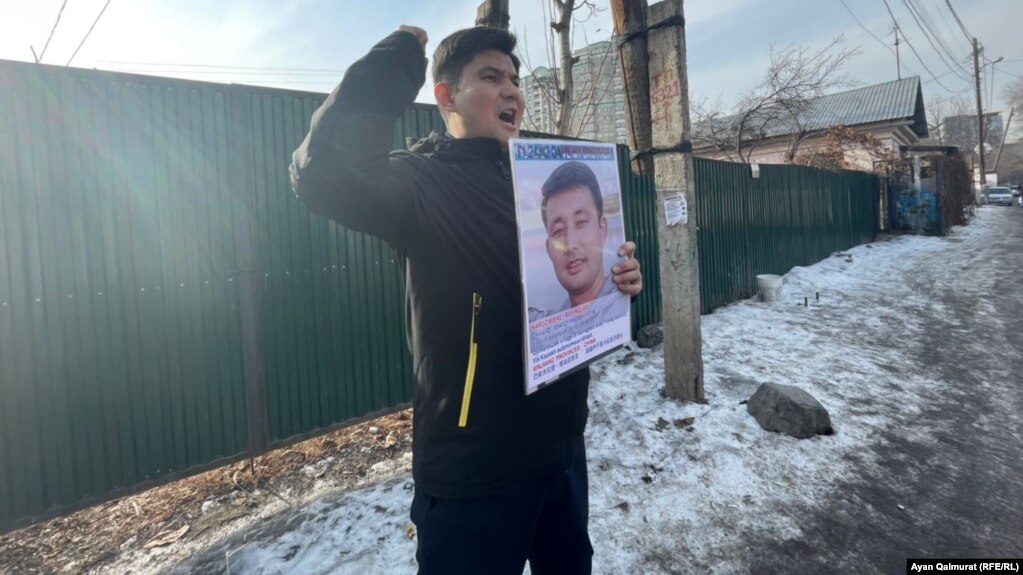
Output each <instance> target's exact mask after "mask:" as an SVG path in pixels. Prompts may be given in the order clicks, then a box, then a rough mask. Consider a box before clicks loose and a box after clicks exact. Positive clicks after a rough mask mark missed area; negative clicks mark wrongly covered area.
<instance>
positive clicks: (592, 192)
mask: <svg viewBox="0 0 1023 575" xmlns="http://www.w3.org/2000/svg"><path fill="white" fill-rule="evenodd" d="M509 147H510V151H511V163H512V177H513V181H514V185H515V204H516V214H517V218H518V231H519V252H520V253H519V262H520V266H521V268H522V294H523V300H524V301H523V310H524V311H523V326H524V330H523V331H524V342H523V345H524V349H525V352H526V353H525V365H524V366H523V369H524V371H525V376H526V377H525V381H526V390H525V391H526V394H527V395H528V394H531V393H533V392H535V391H537V390H538V389H540V388H542V387H544V386H546V385H548V384H551V383H553V382H555V381H557V380H558V379H559V378H561V377H562V376H564V375H566V374H568V373H569V372H572V371H575V370H577V369H580V368H582V367H585V366H586V365H588V364H589V363H590V362H592V361H594V360H596V359H598V358H600V357H602V356H603V355H606V354H608V353H610V352H612V351H614V350H616V349H618V348H619V347H621V346H622V345H624V344H626V343H628V342H629V340H630V339H631V333H630V326H631V318H630V310H629V296H627V295H625V294H623V293H622V292H620V291H619V290H618V289H617V286H616V285H615V284H614V281H613V280H612V276H611V267H612V266H613V265H615V264H617V263H621V262H623V261H624V258H622V257H619V256H618V250H619V248H620V247H621V245H622V244H623V243H625V218H624V215H623V213H622V196H621V183H620V180H619V176H618V157H617V154H616V150H615V146H614V144H599V143H592V142H578V141H563V140H533V139H529V140H526V139H513V140H511V142H510V143H509ZM594 188H596V189H594Z"/></svg>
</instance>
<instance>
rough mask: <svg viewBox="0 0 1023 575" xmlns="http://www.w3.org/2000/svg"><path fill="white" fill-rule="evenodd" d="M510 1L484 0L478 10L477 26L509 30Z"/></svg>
mask: <svg viewBox="0 0 1023 575" xmlns="http://www.w3.org/2000/svg"><path fill="white" fill-rule="evenodd" d="M508 21H509V16H508V0H483V3H482V4H480V6H479V8H477V9H476V25H477V26H486V27H488V28H500V29H501V30H507V29H508Z"/></svg>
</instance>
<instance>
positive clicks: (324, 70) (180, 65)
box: [97, 60, 344, 74]
mask: <svg viewBox="0 0 1023 575" xmlns="http://www.w3.org/2000/svg"><path fill="white" fill-rule="evenodd" d="M97 63H99V64H118V65H125V66H156V67H167V68H217V69H225V70H268V71H274V72H319V73H324V74H342V73H344V70H334V69H330V68H279V67H278V68H275V67H271V66H233V65H227V64H223V65H221V64H188V63H182V62H129V61H125V60H97Z"/></svg>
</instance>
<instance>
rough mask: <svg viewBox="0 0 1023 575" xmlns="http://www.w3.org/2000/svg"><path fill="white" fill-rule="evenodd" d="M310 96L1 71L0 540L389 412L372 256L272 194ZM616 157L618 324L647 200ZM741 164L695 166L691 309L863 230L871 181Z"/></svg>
mask: <svg viewBox="0 0 1023 575" xmlns="http://www.w3.org/2000/svg"><path fill="white" fill-rule="evenodd" d="M323 98H324V95H321V94H310V93H304V92H293V91H285V90H274V89H265V88H252V87H242V86H226V85H218V84H208V83H200V82H190V81H183V80H170V79H163V78H153V77H146V76H136V75H127V74H116V73H108V72H97V71H87V70H77V69H67V68H58V67H50V66H38V65H32V64H24V63H15V62H2V61H0V226H2V229H0V531H2V530H5V529H9V528H11V527H12V526H16V525H19V524H23V523H25V522H26V521H27V520H30V519H32V518H38V517H41V516H44V515H52V514H55V513H58V512H62V511H66V510H70V509H73V508H75V507H77V506H80V505H82V504H84V503H88V502H90V501H97V500H101V499H104V498H109V497H112V496H114V495H116V494H118V493H123V492H125V491H127V490H130V489H137V488H140V487H142V486H145V485H149V484H152V483H154V482H159V481H166V480H168V479H169V478H173V477H177V476H180V475H182V474H187V473H192V472H195V471H197V470H201V469H203V468H205V467H208V466H211V465H215V464H218V463H221V462H225V461H230V460H233V459H238V458H240V457H243V456H245V454H246V453H259V452H261V451H262V450H264V449H266V448H267V447H268V446H274V445H280V444H282V443H284V442H286V441H289V440H291V439H293V438H296V437H300V436H304V435H306V434H309V433H312V432H315V430H317V429H322V428H324V427H327V426H330V425H333V424H337V423H341V422H351V421H353V420H355V419H357V418H360V417H364V416H366V415H368V414H371V413H376V412H380V411H383V410H388V409H394V408H395V407H397V406H400V405H402V404H404V403H406V402H408V401H409V398H410V397H411V380H412V374H411V367H410V362H409V358H408V352H407V350H406V345H405V334H404V308H403V305H402V302H403V299H402V291H403V286H402V270H401V268H400V266H399V264H398V262H396V258H395V256H394V254H393V252H392V251H391V250H390V249H389V248H387V247H386V245H384V244H383V243H382V242H380V241H377V240H375V239H373V238H370V237H367V236H364V235H362V234H358V233H353V232H350V231H347V230H345V229H343V228H341V227H339V226H336V225H333V224H330V223H329V222H327V221H326V220H324V219H322V218H319V217H316V216H314V215H312V214H311V213H310V212H309V211H308V210H307V209H306V207H305V206H304V205H303V204H302V203H301V202H300V201H299V200H297V199H296V198H295V197H294V195H293V194H292V193H290V192H289V185H288V176H287V166H288V164H289V163H290V154H291V151H292V150H294V149H295V147H296V146H297V145H298V144H299V142H300V141H301V139H302V138H303V136H304V135H305V132H306V130H307V129H308V126H309V119H310V117H311V116H312V113H313V111H314V110H315V108H316V107H317V106H318V105H319V104H320V102H322V100H323ZM432 129H442V121H441V118H440V116H439V114H438V113H437V111H436V109H435V108H434V107H432V106H418V105H417V106H414V107H413V109H411V110H409V111H408V112H407V113H406V114H405V117H404V118H403V120H402V122H399V124H398V126H397V127H396V130H395V147H404V145H405V139H406V138H407V137H410V138H415V137H420V136H424V135H426V134H427V133H428V132H429V131H430V130H432ZM619 155H620V158H621V161H620V165H621V167H622V188H623V203H624V206H625V209H626V214H627V218H628V220H627V222H626V226H627V232H628V237H629V238H630V239H632V240H634V241H636V243H637V244H638V246H639V253H638V258H639V259H640V261H641V262H642V264H643V268H644V270H645V282H646V289H645V291H644V293H643V294H641V295H640V296H639V297H637V298H636V299H635V300H634V302H633V312H634V321H633V323H634V327H639V326H642V325H646V324H648V323H652V322H655V321H658V320H659V319H660V285H659V281H660V279H659V277H658V273H657V229H656V221H655V218H656V211H655V205H656V196H655V193H654V189H653V184H652V182H651V181H650V180H649V179H644V178H636V177H633V176H632V174H631V172H630V171H629V167H628V150H627V149H626V148H624V147H620V148H619ZM748 173H749V168H748V166H737V165H732V164H725V163H720V162H709V161H705V160H696V182H697V193H698V195H699V199H698V210H699V218H700V222H701V223H700V226H701V230H700V242H701V245H700V257H701V276H702V277H701V285H702V291H703V293H702V296H703V307H704V310H705V311H707V310H709V309H711V308H713V307H716V306H717V305H721V304H723V303H726V302H728V301H732V300H734V299H736V298H740V297H747V296H749V295H751V294H752V290H753V289H754V286H753V276H754V275H755V274H756V273H767V272H775V273H781V272H784V271H785V270H787V269H788V268H789V267H791V266H792V265H802V264H807V263H811V262H813V261H815V260H816V259H820V258H821V257H824V256H826V255H827V254H828V253H830V251H834V250H837V249H843V248H846V247H849V246H851V245H855V244H856V243H860V242H862V241H866V240H869V239H870V238H871V237H872V236H873V229H874V227H873V219H872V218H873V214H874V213H875V211H876V210H874V206H875V205H876V203H875V202H876V200H875V198H874V195H873V194H872V189H871V186H874V187H875V189H876V181H875V180H874V179H873V177H872V176H868V175H865V174H856V173H848V172H845V173H840V174H832V173H825V172H820V171H815V170H810V169H807V168H792V167H787V166H778V167H775V166H764V167H762V174H763V175H762V177H761V179H760V180H751V179H750V178H749V176H748Z"/></svg>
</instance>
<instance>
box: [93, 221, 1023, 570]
mask: <svg viewBox="0 0 1023 575" xmlns="http://www.w3.org/2000/svg"><path fill="white" fill-rule="evenodd" d="M1018 211H1019V208H1015V207H1013V208H1005V207H995V206H985V207H982V208H980V209H979V212H978V214H979V215H978V217H976V218H974V219H973V220H971V222H970V224H969V225H967V226H964V227H957V228H955V229H954V230H953V231H952V237H945V238H939V237H932V236H912V235H902V236H895V237H893V238H891V239H889V240H887V241H877V242H874V243H870V244H865V245H861V246H858V247H855V248H852V249H849V250H846V251H845V252H844V253H839V254H835V256H834V257H829V258H826V259H825V260H823V261H821V262H818V263H816V264H814V265H811V266H806V267H795V268H793V269H792V270H791V271H789V272H788V273H787V274H786V275H785V276H784V280H783V287H782V290H781V297H780V299H779V301H777V302H775V303H760V302H757V301H755V300H754V299H752V298H751V299H748V300H743V301H740V302H736V303H734V304H731V305H728V306H725V307H722V308H719V309H717V310H715V311H714V312H713V313H711V314H708V315H704V316H703V317H702V318H701V322H702V332H703V340H702V345H703V349H702V352H703V363H704V380H705V382H706V400H707V402H706V403H704V404H699V403H692V402H690V403H681V402H675V401H672V400H667V399H665V398H664V397H662V396H661V394H660V388H661V386H662V383H661V382H663V381H664V349H663V346H660V345H659V346H657V347H655V348H653V349H640V348H636V347H635V346H630V348H627V349H622V350H620V351H618V352H615V353H614V354H612V355H610V356H608V357H607V358H605V359H603V360H601V361H599V362H597V363H596V364H594V365H593V366H592V367H591V372H592V374H593V375H592V381H591V384H590V400H589V407H590V416H589V423H588V425H587V428H586V451H587V460H588V468H589V484H590V500H589V509H590V515H589V530H590V537H591V539H592V540H593V542H594V547H595V549H596V555H595V556H594V565H593V572H594V573H716V574H726V573H727V574H732V573H751V572H753V573H756V572H785V570H784V569H783V570H781V571H779V570H778V569H776V568H763V567H761V568H757V567H756V564H757V563H756V562H757V561H767V563H766V565H771V563H770V561H773V560H783V561H789V560H794V561H799V562H801V564H803V565H805V564H807V562H819V564H828V565H829V567H830V571H833V572H836V573H845V572H866V573H884V572H887V573H894V572H896V571H895V570H893V569H888V568H880V567H879V565H878V563H871V562H872V561H877V562H882V561H883V558H881V557H878V556H877V555H878V554H877V552H876V550H874V549H872V548H871V543H870V542H869V538H866V537H862V535H860V534H859V533H860V532H859V531H858V530H859V529H865V530H868V531H870V530H882V531H885V532H887V533H892V532H893V530H896V529H900V528H902V527H903V526H905V531H906V534H905V535H904V537H902V538H899V537H896V536H895V535H894V534H893V535H892V536H890V538H889V539H888V541H887V542H886V543H887V544H890V545H891V546H892V548H893V549H896V551H893V552H892V555H897V554H898V553H900V551H897V550H898V549H903V550H905V549H907V548H909V549H920V550H923V549H926V548H928V547H930V546H931V545H940V544H941V542H942V541H943V537H946V536H947V534H950V533H951V534H955V535H954V536H955V537H961V535H960V534H958V532H959V531H960V530H962V529H966V528H969V529H974V530H975V532H976V533H978V534H979V535H976V536H975V538H966V539H964V541H965V543H964V545H966V546H967V547H966V548H968V549H970V554H971V555H972V556H981V557H983V556H998V551H997V550H998V549H999V548H1001V549H1005V548H1006V547H1004V546H1005V542H1006V541H1009V540H1011V538H1012V534H1011V533H1009V534H1006V533H1001V532H999V531H998V528H997V527H994V529H995V532H992V531H991V530H992V526H993V525H997V520H996V519H990V522H989V521H988V519H987V517H986V516H985V517H984V518H982V519H980V520H979V523H978V516H977V515H976V513H975V512H976V511H977V508H975V507H971V505H972V504H966V506H965V507H962V506H960V507H959V508H957V507H956V506H954V505H952V506H949V505H948V503H947V502H948V501H950V499H949V493H952V492H955V493H959V494H960V495H961V496H966V497H967V498H969V497H974V494H970V495H964V494H966V493H967V492H969V491H970V489H969V488H966V487H964V484H963V483H961V482H960V481H961V480H960V479H958V478H957V476H948V475H942V474H938V475H935V474H932V473H930V472H928V471H927V469H931V470H934V469H939V470H940V469H945V468H954V466H956V465H957V464H958V463H957V462H959V459H958V458H959V457H960V456H961V454H959V453H954V452H953V453H949V449H950V445H951V444H950V443H948V442H949V441H951V440H949V439H947V438H953V437H955V438H961V437H962V433H963V432H962V426H963V425H964V424H963V420H962V419H959V418H957V417H955V416H949V415H947V414H946V413H945V411H944V410H946V409H947V406H949V405H958V403H959V402H960V401H962V397H963V396H961V395H959V394H960V393H961V392H960V391H958V389H959V388H958V387H957V385H950V383H949V382H948V380H947V377H948V376H947V373H948V372H947V371H944V370H943V369H942V368H941V366H939V365H935V364H934V363H933V362H932V361H931V360H932V359H933V355H932V353H931V351H932V350H930V346H932V345H933V341H934V339H933V338H934V334H935V330H937V331H938V332H941V333H942V334H943V335H942V336H941V337H952V338H954V340H955V343H954V344H953V345H954V347H956V349H958V350H960V352H961V353H963V354H967V355H969V356H970V357H972V358H975V361H973V360H971V362H970V364H969V365H968V366H967V371H969V372H970V375H969V376H968V377H967V379H966V380H965V381H962V382H959V384H958V385H959V387H964V386H982V387H983V389H984V392H983V393H985V394H988V395H989V396H990V397H994V398H1001V399H996V400H993V401H990V402H987V403H985V404H983V405H981V406H977V409H976V410H975V411H972V412H968V415H967V416H966V417H967V418H970V421H972V423H971V424H970V425H972V426H973V427H974V428H975V431H974V432H971V433H972V434H969V435H968V437H969V438H971V439H970V440H969V441H971V442H973V441H974V438H980V437H982V436H983V437H986V438H987V439H986V440H984V441H979V442H978V443H970V445H969V446H968V447H962V449H979V450H983V452H984V453H991V451H988V449H989V448H990V446H993V445H998V444H1000V442H1011V441H1012V437H1013V436H1012V433H1013V430H1017V429H1019V428H1020V427H1019V421H1020V414H1019V412H1018V410H1014V407H1013V402H1012V401H1010V400H1007V399H1006V398H1011V397H1012V393H1010V392H1009V391H1008V390H1009V389H1010V388H1011V387H1012V386H1014V385H1016V384H1017V380H1018V378H1013V377H1012V370H1013V365H1014V364H1013V362H1012V361H1011V360H1010V361H1006V356H1005V349H1004V346H991V345H989V342H990V341H993V340H1002V339H1003V338H1006V337H1009V336H1010V334H1011V333H1012V323H1011V321H1010V320H1009V318H1008V316H1007V315H1006V314H1005V313H1004V312H1002V311H999V307H998V306H999V305H1000V304H999V302H1000V301H1001V300H996V299H995V298H991V297H988V296H989V294H990V293H992V292H993V291H994V290H996V289H997V286H998V285H999V283H1000V282H1003V281H1004V279H1005V278H1006V277H1008V275H1007V273H1009V272H1004V271H1003V270H1002V268H1001V266H1000V265H999V264H996V263H993V262H995V261H996V260H994V259H992V258H990V257H989V256H990V254H991V249H992V245H994V244H1004V243H1005V242H1006V237H1008V236H1009V235H1011V234H1010V232H1009V231H1008V230H1010V229H1011V228H1012V227H1014V226H1018V224H1019V222H1020V218H1019V215H1020V214H1019V213H1017V212H1018ZM978 261H980V262H989V263H988V264H981V265H978V264H977V262H978ZM964 270H970V271H969V273H966V271H964ZM953 291H954V292H955V293H957V294H960V295H961V297H962V299H956V298H952V299H949V298H945V297H943V296H942V295H941V294H947V293H949V292H953ZM815 294H820V299H819V300H817V299H816V297H815ZM804 297H808V302H809V303H807V304H805V305H804ZM967 300H969V301H972V302H974V305H973V306H972V307H971V308H970V309H969V310H968V311H964V310H963V308H961V307H957V306H961V305H963V304H962V302H963V301H967ZM963 314H969V315H971V316H973V317H975V318H977V319H976V322H978V325H984V326H985V327H984V329H983V330H977V329H976V328H975V327H970V325H973V324H969V325H968V326H967V327H963V325H962V322H961V319H958V318H961V317H962V316H963ZM964 330H965V331H964ZM970 330H973V331H970ZM925 350H928V351H925ZM808 354H809V355H808ZM810 356H812V361H811V360H808V357H810ZM767 381H770V382H776V383H784V384H788V385H794V386H797V387H799V388H801V389H803V390H804V391H806V392H807V393H809V394H811V395H812V396H813V397H815V398H816V399H817V400H818V401H819V402H820V403H821V404H822V405H823V406H824V408H825V409H827V410H828V412H829V415H830V419H831V423H832V425H833V426H834V430H835V433H834V434H833V435H827V436H815V437H813V438H810V439H805V440H797V439H794V438H792V437H789V436H786V435H782V434H778V433H769V432H766V431H764V430H763V429H761V428H760V426H759V425H758V424H757V422H756V420H754V419H753V417H751V416H750V415H749V414H748V413H747V408H746V406H745V405H743V403H745V401H746V400H748V399H749V398H750V397H751V396H752V395H753V393H754V392H755V391H756V390H757V389H758V386H759V385H760V383H761V382H767ZM541 393H542V392H541ZM690 418H691V419H690ZM942 438H946V439H942ZM955 441H959V439H956V440H955ZM981 444H983V446H982V445H981ZM957 445H961V446H962V445H965V444H959V443H957ZM953 451H954V449H953ZM1001 452H1002V453H1004V458H1005V459H1004V460H1001V462H999V460H998V459H997V458H995V457H992V458H991V459H990V460H986V461H985V463H984V466H983V468H982V469H979V470H978V471H977V472H978V473H983V474H994V475H998V474H1002V475H1003V476H1004V475H1005V474H1009V473H1011V471H1010V470H1009V469H1007V468H1005V467H1003V466H1004V464H1005V462H1007V461H1008V460H1009V459H1011V458H1012V457H1013V453H1014V452H1013V451H1012V450H1011V449H1010V450H1003V451H1001ZM935 454H939V455H935ZM940 454H945V455H940ZM396 455H397V454H396ZM917 458H919V459H917ZM924 461H926V463H923V462H924ZM410 466H411V453H410V452H407V453H405V454H402V455H400V456H396V457H395V458H394V459H390V460H385V461H381V462H379V463H377V464H375V465H374V466H373V467H372V468H371V469H370V470H369V474H368V476H367V478H366V481H365V483H364V484H363V486H362V487H360V488H356V489H352V490H347V491H340V490H339V489H338V488H337V487H332V486H331V482H330V481H331V480H330V479H329V478H330V477H331V476H332V474H333V473H336V472H337V471H336V470H338V469H343V468H344V464H343V463H342V462H339V461H335V460H334V459H333V458H329V459H324V460H320V461H316V462H311V463H310V464H309V466H308V468H307V469H306V470H305V472H306V473H308V474H309V475H311V476H317V477H323V479H322V480H320V483H319V486H318V487H317V488H316V489H314V490H312V492H311V493H308V494H307V495H306V496H305V499H302V500H299V499H298V498H299V497H302V494H298V493H294V492H285V495H284V497H288V498H293V499H292V501H293V503H294V507H293V508H292V509H290V510H289V509H288V508H287V505H286V504H285V503H284V502H283V499H278V498H268V499H267V503H266V504H265V505H261V506H260V507H259V509H260V511H258V512H257V515H255V516H250V517H248V518H246V519H244V520H242V521H241V523H238V522H235V523H231V524H230V527H226V528H223V529H221V530H216V529H214V530H209V531H206V532H205V534H204V535H203V536H202V537H199V538H195V539H189V538H186V539H185V540H183V541H182V542H180V543H175V544H174V545H172V546H168V547H162V548H155V549H140V548H139V547H140V546H139V545H135V546H134V547H133V548H132V550H131V551H128V552H125V553H124V554H123V555H121V556H120V557H119V558H118V559H117V560H116V561H115V562H114V563H112V564H110V565H107V566H105V567H104V568H103V569H102V570H101V571H100V572H101V573H127V572H131V573H137V574H139V575H146V574H150V573H151V574H154V575H155V574H157V573H159V574H161V575H177V574H191V573H213V572H221V571H227V572H230V573H247V574H250V575H274V574H280V573H303V574H306V575H319V574H324V575H326V574H328V573H329V574H331V575H347V574H351V575H363V574H365V573H379V574H392V573H394V574H399V573H413V572H415V566H416V563H415V548H416V541H415V528H414V527H411V526H410V523H409V518H408V509H409V505H410V501H411V499H412V493H413V487H414V486H413V482H412V477H411V475H410V473H409V468H410ZM324 469H328V470H330V469H333V470H335V471H332V472H327V473H325V472H324ZM896 472H897V473H898V475H897V476H895V475H893V474H894V473H896ZM935 477H940V478H947V479H942V480H935ZM942 481H947V482H948V483H947V484H944V485H943V484H942ZM920 486H926V490H927V493H926V494H924V495H921V496H920V497H919V498H918V499H916V500H915V501H910V500H907V499H912V498H913V497H912V496H911V495H909V494H908V493H907V492H911V491H913V490H915V489H920V488H921V487H920ZM865 493H873V494H876V495H877V497H873V498H872V497H870V496H867V495H865ZM988 496H990V497H995V498H997V497H1002V496H1000V495H998V494H993V493H983V494H978V495H976V497H977V498H978V499H977V501H991V499H984V498H985V497H988ZM261 497H262V496H261ZM1004 497H1006V498H1008V499H1011V498H1012V496H1011V495H1004ZM242 500H244V498H243V499H242ZM995 500H997V499H995ZM970 501H973V500H972V499H970ZM1003 501H1006V500H1005V499H1003ZM921 502H925V503H921ZM931 504H936V505H938V506H939V508H938V509H935V508H931V507H928V506H929V505H931ZM218 505H228V506H229V505H233V504H232V503H230V502H227V503H218V502H215V501H211V502H208V503H207V504H206V505H204V506H203V509H204V510H206V509H207V507H215V506H218ZM947 507H950V508H947ZM850 509H856V510H857V511H855V512H852V511H850ZM964 509H965V511H964ZM970 511H972V512H973V513H972V514H971V512H970ZM983 513H984V511H982V512H981V515H983ZM824 515H830V516H831V518H832V519H831V520H829V521H824V522H822V519H821V518H822V517H823V516H824ZM1010 516H1011V511H1006V512H1005V514H1003V517H1010ZM822 524H823V525H825V526H826V527H820V526H821V525H822ZM967 526H969V527H967ZM410 527H411V530H410ZM999 533H1001V537H999ZM850 534H852V536H850ZM984 534H987V535H984ZM410 535H411V536H410ZM836 537H846V538H845V539H842V540H841V541H836V540H835V538H836ZM985 537H986V538H987V539H986V540H985V539H984V538H985ZM978 541H984V543H983V545H984V546H980V547H977V546H975V545H977V542H978ZM999 541H1001V542H1002V543H1001V544H999ZM822 542H823V544H822ZM772 544H777V546H772ZM999 545H1001V546H1002V547H999ZM900 546H901V547H900ZM907 546H911V547H907ZM1008 548H1010V549H1013V548H1014V549H1019V544H1018V543H1016V544H1015V545H1014V546H1010V547H1008ZM779 549H780V551H779ZM931 549H932V550H933V547H931ZM928 554H929V553H928V552H926V551H921V554H920V556H926V555H928ZM931 554H933V553H931ZM1003 554H1004V553H1003ZM815 558H816V559H815ZM831 562H834V563H831ZM850 564H855V565H856V568H852V567H851V566H850ZM901 565H902V564H900V565H899V569H900V570H901ZM790 571H791V569H790ZM822 571H828V569H812V570H810V569H807V570H806V572H822ZM527 572H528V571H527Z"/></svg>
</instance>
